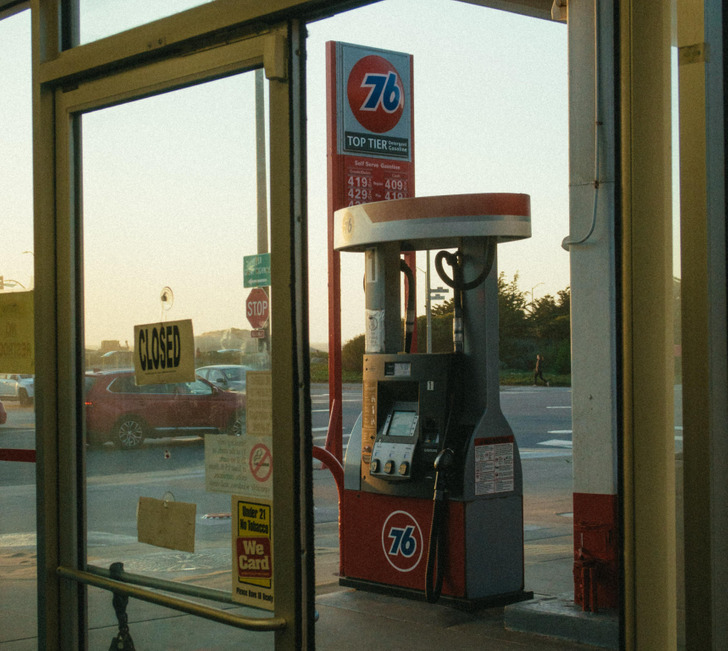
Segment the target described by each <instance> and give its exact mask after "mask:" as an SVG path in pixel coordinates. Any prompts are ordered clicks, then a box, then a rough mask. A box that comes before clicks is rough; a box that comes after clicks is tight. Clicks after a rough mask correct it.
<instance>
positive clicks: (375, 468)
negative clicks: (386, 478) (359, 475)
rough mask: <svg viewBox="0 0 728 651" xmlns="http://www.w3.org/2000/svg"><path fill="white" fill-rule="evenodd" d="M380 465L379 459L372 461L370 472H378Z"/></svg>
mask: <svg viewBox="0 0 728 651" xmlns="http://www.w3.org/2000/svg"><path fill="white" fill-rule="evenodd" d="M381 465H382V462H381V461H379V459H372V465H371V472H379V466H381Z"/></svg>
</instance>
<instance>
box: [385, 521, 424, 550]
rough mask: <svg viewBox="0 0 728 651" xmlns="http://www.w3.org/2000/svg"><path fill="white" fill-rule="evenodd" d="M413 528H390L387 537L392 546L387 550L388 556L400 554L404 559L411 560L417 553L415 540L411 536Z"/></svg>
mask: <svg viewBox="0 0 728 651" xmlns="http://www.w3.org/2000/svg"><path fill="white" fill-rule="evenodd" d="M414 530H415V528H414V527H413V526H412V525H410V526H408V527H404V528H401V527H392V528H391V529H390V530H389V537H390V538H391V539H392V545H391V546H390V548H389V555H390V556H397V555H398V554H402V556H404V557H405V558H411V557H412V556H413V555H414V553H415V552H416V551H417V539H416V538H415V537H414V536H413V535H412V532H413V531H414Z"/></svg>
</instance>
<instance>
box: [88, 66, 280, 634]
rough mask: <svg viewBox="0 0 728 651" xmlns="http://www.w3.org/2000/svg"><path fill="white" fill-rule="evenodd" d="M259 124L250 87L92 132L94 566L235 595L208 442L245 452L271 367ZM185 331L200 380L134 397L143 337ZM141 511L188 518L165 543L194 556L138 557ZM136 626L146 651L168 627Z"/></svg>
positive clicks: (123, 117) (224, 500)
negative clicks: (251, 300) (154, 508)
mask: <svg viewBox="0 0 728 651" xmlns="http://www.w3.org/2000/svg"><path fill="white" fill-rule="evenodd" d="M254 115H255V100H254V75H253V74H246V75H238V76H234V77H229V78H225V79H220V80H217V81H214V82H210V83H207V84H202V85H200V86H196V87H191V88H187V89H183V90H178V91H175V92H173V93H169V94H165V95H159V96H155V97H151V98H147V99H144V100H139V101H136V102H132V103H128V104H124V105H121V106H116V107H113V108H109V109H104V110H100V111H96V112H93V113H89V114H86V115H83V116H82V120H83V159H82V160H83V248H84V267H83V282H84V306H85V318H84V336H85V348H86V351H85V370H86V377H85V395H84V403H85V423H86V431H85V436H86V442H87V444H88V446H87V450H86V486H87V502H88V508H87V532H88V533H87V549H88V562H89V564H90V565H92V566H95V567H101V568H108V567H109V566H110V564H111V563H114V562H122V563H123V564H124V570H125V571H126V572H131V573H135V574H141V575H144V576H149V577H152V578H155V579H162V580H169V581H176V582H187V583H194V584H195V585H198V586H203V587H205V588H214V589H216V590H220V591H222V592H223V593H226V594H227V595H230V593H231V582H232V577H231V573H232V553H231V549H232V546H231V536H232V533H231V497H230V496H231V493H232V490H228V491H227V492H226V491H225V490H221V488H220V486H221V484H218V485H216V486H215V485H213V486H210V485H209V484H208V481H207V479H208V477H207V474H208V473H207V463H208V461H209V460H208V459H207V458H206V457H208V447H209V445H211V444H212V443H214V442H216V443H218V444H219V443H223V442H225V441H229V443H230V445H227V447H225V448H224V449H225V450H231V451H232V452H231V454H232V453H234V452H235V450H237V449H239V445H237V444H235V445H233V442H234V441H240V442H244V441H246V440H247V437H246V434H247V425H246V416H247V402H248V395H247V394H248V393H249V391H250V380H249V378H250V375H249V374H250V372H253V371H260V370H263V369H266V368H268V367H269V356H270V354H269V350H268V347H267V346H266V345H265V344H261V341H265V340H261V339H257V338H254V337H253V336H251V326H250V324H249V323H248V322H247V320H246V315H245V297H246V295H247V293H248V292H249V291H250V290H248V289H245V288H244V271H243V259H244V257H245V256H249V255H253V254H256V253H257V250H256V246H257V244H256V243H257V237H256V229H257V209H256V147H255V143H256V134H255V121H254ZM172 297H173V298H172ZM182 320H191V321H192V329H193V335H194V345H193V347H192V348H193V350H191V353H190V354H191V355H192V356H193V357H194V367H195V374H194V377H190V378H186V377H185V378H176V377H172V378H171V379H167V380H165V377H164V375H161V376H159V377H158V378H155V379H150V380H149V382H150V383H142V382H140V381H139V379H138V378H137V377H136V375H135V372H134V369H133V362H134V355H135V350H136V348H137V344H138V342H136V341H135V335H134V328H135V326H138V325H143V324H158V323H166V324H172V323H175V322H179V321H182ZM170 370H173V369H171V367H170V369H168V371H170ZM246 380H247V382H246ZM215 449H216V450H219V449H221V448H220V446H219V445H217V446H216V447H215ZM218 460H219V458H218ZM240 465H242V464H239V466H240ZM233 474H234V473H233ZM233 483H234V482H233ZM226 486H227V485H225V486H223V488H225V487H226ZM141 497H145V498H150V499H152V500H156V501H158V504H160V505H164V504H168V503H169V502H178V503H184V504H187V505H190V506H191V508H192V509H193V510H194V513H195V515H194V523H193V524H194V531H193V532H190V530H189V525H188V524H185V523H181V522H177V523H175V524H174V525H172V526H171V527H167V529H168V530H167V531H166V532H165V533H166V534H170V531H169V529H170V528H172V529H173V528H174V526H179V527H181V528H182V527H186V528H184V530H182V529H180V532H179V533H180V536H179V538H180V540H181V539H182V538H183V537H184V536H188V535H190V534H191V535H193V539H194V552H187V551H180V550H181V549H184V548H183V547H182V546H181V545H177V544H176V543H175V541H174V535H172V542H171V543H170V544H169V546H168V547H167V546H166V544H165V546H158V544H156V543H155V544H154V545H152V544H146V543H140V542H138V539H137V535H138V531H139V527H140V522H139V520H138V504H139V500H140V498H141ZM155 503H157V502H155ZM171 533H172V534H173V533H174V532H171ZM183 534H184V535H183ZM166 539H167V538H166V537H165V540H166ZM106 599H108V601H109V604H110V600H111V597H110V596H108V597H104V596H101V597H100V600H101V603H103V602H104V601H105V600H106ZM109 608H110V606H109ZM108 610H109V609H107V611H106V612H105V615H103V616H108V614H109V612H108ZM131 612H132V615H131V617H132V619H133V618H134V617H137V618H138V621H137V623H136V624H133V625H132V631H134V630H135V629H136V630H140V627H141V631H142V632H141V633H140V640H144V639H146V641H147V646H149V647H150V648H151V647H152V646H154V642H153V641H154V640H155V639H156V638H155V636H154V632H153V631H152V630H146V631H145V630H144V627H143V626H142V625H141V623H140V621H141V620H144V619H145V618H146V617H148V615H147V613H149V612H155V613H158V614H159V617H165V618H166V617H170V616H172V614H171V613H170V612H169V611H165V610H164V609H161V608H159V609H151V610H150V609H149V608H148V607H144V608H137V607H135V609H134V610H132V611H131ZM134 613H135V614H134ZM91 616H92V617H95V616H96V611H94V610H92V611H91ZM103 616H102V615H99V617H103ZM99 623H100V621H99V622H93V621H92V622H90V626H91V628H93V627H94V625H97V624H99ZM191 625H193V626H194V627H197V626H198V624H197V623H194V624H191ZM193 637H194V636H193ZM265 637H266V636H264V638H265ZM185 638H187V634H185ZM160 639H161V638H160ZM255 639H256V640H257V644H260V642H261V638H255ZM134 640H135V643H137V644H138V642H137V636H136V635H135V636H134ZM156 643H157V644H158V643H160V642H159V640H157V642H156ZM165 643H166V644H169V641H168V640H167V641H165ZM184 644H189V645H190V646H189V648H197V647H195V646H194V643H193V642H192V641H191V638H190V640H186V641H185V642H184ZM177 648H183V647H182V646H180V647H177Z"/></svg>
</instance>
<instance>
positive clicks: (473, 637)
mask: <svg viewBox="0 0 728 651" xmlns="http://www.w3.org/2000/svg"><path fill="white" fill-rule="evenodd" d="M523 463H524V467H525V466H527V464H528V466H529V470H528V472H527V473H526V474H527V476H529V477H531V478H532V479H533V482H534V483H533V484H532V485H531V487H530V488H529V485H527V486H526V487H525V504H526V511H525V522H524V529H525V540H526V543H525V588H526V590H530V591H533V592H534V593H535V598H534V600H533V601H531V602H523V603H521V604H516V605H513V606H508V607H506V608H505V609H504V608H490V609H486V610H482V611H478V612H476V613H466V612H463V611H460V610H457V609H455V608H452V607H448V606H443V605H437V604H435V605H432V604H427V603H424V602H418V601H410V600H404V599H399V598H395V597H391V596H388V595H379V594H373V593H368V592H363V591H357V590H353V589H350V588H343V587H341V586H339V583H338V571H339V538H338V523H337V521H336V516H335V514H330V513H327V514H325V517H324V518H322V519H324V520H329V521H324V522H321V523H319V524H317V525H316V530H315V552H316V593H317V598H316V608H317V611H318V613H319V619H318V622H317V624H316V642H317V645H316V646H317V649H323V650H327V649H331V650H334V649H336V650H337V651H338V650H340V649H370V648H380V649H386V650H389V649H402V650H405V649H418V650H422V651H427V650H428V649H433V650H434V649H437V650H441V649H453V650H454V649H457V650H458V651H460V650H461V649H462V650H467V649H484V648H486V649H489V650H499V649H503V650H509V649H522V650H526V649H527V650H539V649H552V650H556V649H559V650H564V651H568V650H571V649H593V648H595V647H594V646H587V645H585V644H584V642H587V641H588V642H590V643H591V644H600V645H601V646H607V648H609V647H611V648H617V634H618V633H617V621H618V620H617V617H616V614H615V613H599V614H592V613H582V612H581V611H580V609H579V608H575V607H574V606H573V604H570V601H571V598H572V595H573V584H572V562H573V561H572V558H573V549H572V534H571V530H572V520H571V517H570V515H571V514H570V511H571V496H570V494H569V492H568V491H566V490H564V491H562V492H559V493H558V494H556V495H554V493H552V494H551V495H550V496H549V498H548V499H546V498H544V497H543V496H541V495H540V494H539V490H538V482H539V475H541V474H544V473H545V474H548V475H549V476H551V477H554V476H555V475H558V474H559V473H561V474H563V475H564V478H565V477H566V475H567V474H570V472H571V470H570V467H569V466H568V458H566V457H553V458H547V459H544V458H541V459H539V460H538V461H536V460H530V459H526V460H524V462H523ZM536 464H537V465H536ZM524 469H525V468H524ZM321 472H327V471H321ZM529 484H530V482H529ZM334 490H335V489H334ZM1 542H3V545H2V548H0V647H1V648H2V649H3V651H35V650H36V649H37V640H36V618H35V600H36V581H35V549H34V543H35V540H34V537H33V536H31V535H25V536H24V537H19V538H18V539H17V540H14V539H10V538H9V537H7V536H4V537H2V541H1ZM225 553H226V550H224V549H219V550H218V551H215V552H211V553H210V567H211V568H219V567H224V566H225V563H226V562H227V563H229V556H228V558H227V559H224V558H223V556H224V555H225ZM215 554H219V555H220V559H217V558H216V557H214V555H215ZM108 555H109V558H104V559H98V561H94V563H97V564H98V565H100V566H104V567H108V564H109V562H111V561H113V560H117V559H118V558H119V555H121V556H122V557H123V555H124V554H123V550H121V551H120V550H119V548H117V547H113V546H111V547H109V548H108ZM154 556H155V565H156V564H159V569H160V571H161V568H162V567H163V566H165V564H166V568H167V569H166V570H165V573H164V578H176V579H178V580H187V581H194V582H196V583H199V584H200V585H204V586H205V587H213V588H218V589H220V590H229V581H230V578H229V571H221V570H219V569H204V568H200V569H198V571H197V574H196V576H191V575H190V574H191V573H190V572H186V573H185V572H184V569H186V568H185V567H184V566H185V563H180V560H181V557H182V556H184V554H182V553H178V552H173V551H171V550H160V551H159V552H158V553H157V554H156V555H154ZM112 557H113V558H112ZM172 567H174V568H175V571H174V572H172V573H171V572H170V568H172ZM152 571H154V569H152ZM207 605H211V604H207ZM216 607H220V605H219V604H217V605H216ZM223 608H224V609H225V610H229V611H230V612H238V613H241V614H242V613H244V614H246V615H249V616H250V615H252V616H260V612H259V611H251V610H247V611H246V610H244V609H242V608H238V607H236V606H232V605H225V606H223ZM128 614H129V619H130V631H131V635H132V638H133V640H134V643H135V646H136V648H137V649H139V651H142V650H143V649H148V650H153V651H158V650H161V649H170V650H173V651H175V650H177V649H199V650H203V649H204V650H205V651H211V650H213V649H214V650H221V651H222V650H226V649H239V648H255V649H256V650H258V649H273V648H274V639H273V634H271V633H252V632H248V631H243V630H240V629H235V628H232V627H228V626H224V625H219V624H215V623H213V622H209V621H207V620H202V619H199V618H193V617H192V616H189V615H184V614H180V613H177V612H175V611H170V610H167V609H164V608H161V607H159V606H154V605H151V604H147V603H145V602H140V601H137V600H130V602H129V607H128ZM89 621H90V622H91V630H90V631H89V645H88V646H89V649H101V648H104V649H106V648H108V647H109V644H110V641H111V639H112V637H113V636H114V635H115V634H116V632H117V630H118V629H117V621H116V616H115V613H114V610H113V607H112V605H111V595H110V593H108V592H105V591H103V590H99V589H96V588H90V589H89ZM509 627H510V628H509ZM512 628H517V629H521V630H510V629H512ZM175 636H181V637H180V639H179V640H178V641H177V642H175V640H176V639H177V638H176V637H175ZM559 636H561V637H559ZM605 640H606V642H607V644H604V642H605Z"/></svg>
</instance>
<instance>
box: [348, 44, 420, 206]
mask: <svg viewBox="0 0 728 651" xmlns="http://www.w3.org/2000/svg"><path fill="white" fill-rule="evenodd" d="M336 46H337V50H338V51H337V54H338V60H339V70H338V78H337V87H338V91H337V96H338V98H339V102H340V103H339V106H338V108H337V111H338V113H339V120H340V122H339V134H338V138H337V140H338V151H339V153H340V154H360V155H365V156H372V157H375V158H383V159H389V160H392V159H396V160H404V161H411V160H412V97H411V95H412V74H411V71H412V57H411V56H410V55H409V54H402V53H399V52H390V51H385V50H377V49H375V48H365V47H362V46H359V45H351V44H348V43H337V44H336ZM369 200H371V199H369Z"/></svg>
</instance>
